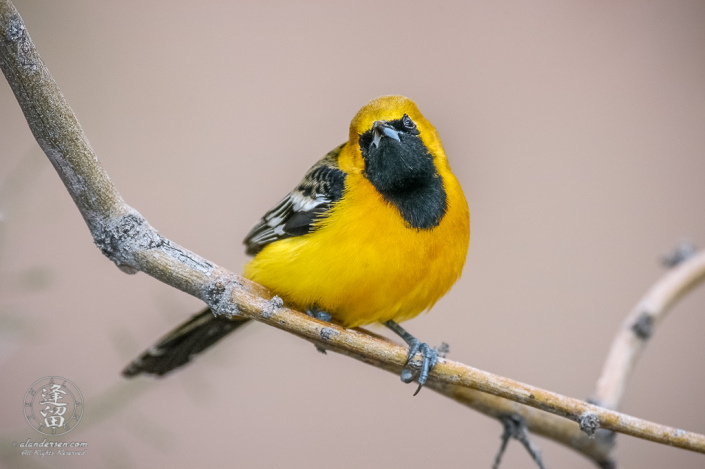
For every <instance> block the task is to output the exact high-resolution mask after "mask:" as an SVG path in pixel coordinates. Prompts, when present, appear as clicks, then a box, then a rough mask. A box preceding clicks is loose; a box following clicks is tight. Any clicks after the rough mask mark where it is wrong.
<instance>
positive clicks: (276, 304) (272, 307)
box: [262, 295, 284, 319]
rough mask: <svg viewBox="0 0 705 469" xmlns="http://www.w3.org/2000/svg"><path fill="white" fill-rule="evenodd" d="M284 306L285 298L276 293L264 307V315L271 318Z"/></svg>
mask: <svg viewBox="0 0 705 469" xmlns="http://www.w3.org/2000/svg"><path fill="white" fill-rule="evenodd" d="M282 306H284V300H282V299H281V298H279V297H278V296H276V295H274V297H273V298H272V299H271V300H269V301H268V302H267V305H266V306H265V307H264V309H262V317H263V318H266V319H269V318H271V317H272V315H273V314H274V313H275V312H276V311H277V310H278V309H279V308H281V307H282Z"/></svg>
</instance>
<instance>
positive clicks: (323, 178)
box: [243, 144, 345, 256]
mask: <svg viewBox="0 0 705 469" xmlns="http://www.w3.org/2000/svg"><path fill="white" fill-rule="evenodd" d="M343 145H344V144H343ZM343 145H340V146H339V147H337V148H335V149H334V150H332V151H331V152H329V153H328V154H327V155H326V156H324V157H323V159H321V160H320V161H318V163H316V164H315V165H313V167H312V168H311V169H309V170H308V172H307V173H306V175H305V176H304V178H303V179H302V180H301V182H300V183H299V185H298V186H297V187H296V189H294V190H293V191H291V192H290V193H289V195H287V196H286V197H284V199H283V200H282V201H281V202H279V203H278V204H277V205H276V206H275V207H274V208H273V209H271V210H270V211H268V212H267V213H266V214H265V215H264V216H263V217H262V219H261V220H260V221H259V223H257V224H256V225H255V226H254V228H252V230H251V231H250V232H249V234H248V235H247V237H246V238H245V241H243V243H244V244H245V246H247V254H249V255H251V256H254V255H256V254H257V253H258V252H260V251H261V250H262V249H264V247H265V246H266V245H267V244H269V243H273V242H274V241H279V240H280V239H286V238H292V237H294V236H301V235H305V234H307V233H310V232H311V231H313V229H314V222H316V221H317V220H320V219H321V218H324V217H325V216H326V214H327V213H328V210H329V209H330V208H331V207H332V206H333V204H335V203H336V202H337V201H338V200H340V198H341V197H342V196H343V189H344V188H345V173H344V172H343V171H341V169H340V167H339V166H338V155H339V154H340V150H341V149H342V148H343Z"/></svg>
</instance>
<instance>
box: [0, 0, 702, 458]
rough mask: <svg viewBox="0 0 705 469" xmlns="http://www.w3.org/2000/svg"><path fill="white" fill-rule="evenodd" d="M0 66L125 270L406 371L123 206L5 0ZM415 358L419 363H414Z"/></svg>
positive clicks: (571, 406) (482, 375)
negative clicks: (276, 301)
mask: <svg viewBox="0 0 705 469" xmlns="http://www.w3.org/2000/svg"><path fill="white" fill-rule="evenodd" d="M0 68H2V71H3V73H4V74H5V77H6V78H7V81H8V83H9V84H10V86H11V88H12V90H13V92H14V93H15V96H16V98H17V100H18V102H19V104H20V107H21V108H22V111H23V112H24V114H25V117H26V119H27V122H28V124H29V127H30V129H31V130H32V133H33V134H34V136H35V138H36V139H37V142H38V143H39V145H40V146H41V148H42V150H43V151H44V153H45V154H46V155H47V157H48V158H49V160H50V161H51V163H52V164H53V165H54V168H55V169H56V170H57V172H58V173H59V175H60V177H61V179H62V181H63V182H64V184H65V186H66V188H67V190H68V191H69V193H70V194H71V196H72V197H73V200H74V201H75V203H76V206H77V207H78V209H79V210H80V211H81V214H82V215H83V218H84V220H85V221H86V224H87V225H88V227H89V229H90V231H91V233H92V235H93V238H94V240H95V243H96V245H97V246H98V247H99V248H100V249H101V251H102V252H103V253H104V254H105V255H106V256H107V257H108V258H109V259H111V260H112V261H113V262H114V263H115V264H116V265H117V266H118V267H120V268H121V269H122V270H123V271H125V272H128V273H136V272H138V271H142V272H144V273H146V274H148V275H151V276H152V277H154V278H156V279H158V280H160V281H162V282H164V283H166V284H168V285H171V286H173V287H175V288H178V289H180V290H182V291H184V292H186V293H188V294H190V295H193V296H195V297H197V298H200V299H202V300H203V301H204V302H205V303H206V304H208V306H210V307H211V308H212V309H213V311H215V312H217V313H222V314H228V315H232V314H239V315H241V316H243V317H247V318H250V319H256V320H258V321H260V322H263V323H265V324H269V325H271V326H274V327H277V328H280V329H283V330H285V331H287V332H290V333H292V334H295V335H297V336H300V337H303V338H305V339H307V340H309V341H311V342H313V343H315V344H317V345H318V346H320V347H322V348H325V349H327V350H332V351H335V352H338V353H342V354H344V355H348V356H351V357H354V358H356V359H358V360H360V361H363V362H365V363H368V364H371V365H373V366H376V367H378V368H382V369H386V370H390V371H393V372H394V373H399V372H400V371H401V370H402V368H403V365H404V362H405V358H406V349H405V348H403V347H401V346H399V345H397V344H393V343H390V342H389V341H385V340H382V339H379V338H377V337H374V336H372V335H370V334H366V333H364V332H361V331H355V330H349V329H343V328H341V327H338V326H336V325H332V324H328V323H323V322H320V321H318V320H316V319H313V318H311V317H309V316H307V315H305V314H302V313H299V312H297V311H293V310H290V309H288V308H283V307H282V308H273V305H272V304H271V303H270V302H269V300H270V299H271V298H272V295H271V293H269V292H268V291H267V290H266V289H265V288H264V287H262V286H260V285H257V284H255V283H253V282H251V281H249V280H247V279H245V278H243V277H241V276H238V275H236V274H234V273H232V272H230V271H228V270H226V269H223V268H221V267H219V266H217V265H216V264H214V263H213V262H210V261H208V260H206V259H204V258H202V257H200V256H198V255H197V254H194V253H192V252H190V251H188V250H186V249H184V248H182V247H181V246H178V245H177V244H175V243H173V242H171V241H170V240H168V239H166V238H164V237H163V236H161V235H160V234H159V233H157V231H156V230H155V229H154V228H152V227H151V226H150V225H149V223H147V221H146V220H145V219H144V218H143V217H142V216H141V215H140V214H139V213H138V212H137V211H136V210H134V209H133V208H132V207H130V206H129V205H127V204H126V203H125V202H124V201H123V199H122V198H121V197H120V195H119V193H118V192H117V190H116V189H115V188H114V186H113V185H112V183H111V182H110V180H109V178H108V176H107V174H106V172H105V171H104V170H103V168H102V167H101V165H100V163H99V162H98V160H97V158H96V156H95V154H94V152H93V150H92V148H91V147H90V144H89V143H88V140H87V139H86V137H85V135H84V134H83V131H82V129H81V127H80V125H79V123H78V120H77V119H76V117H75V115H74V114H73V111H72V110H71V108H70V107H69V105H68V103H67V102H66V100H65V98H64V97H63V95H62V94H61V92H60V90H59V88H58V86H57V85H56V83H55V82H54V80H53V78H52V77H51V75H50V74H49V71H48V70H47V69H46V67H45V66H44V64H43V62H42V61H41V59H40V57H39V55H38V53H37V51H36V49H35V47H34V44H33V43H32V41H31V39H30V38H29V34H28V33H27V31H26V29H25V25H24V23H23V22H22V19H21V18H20V16H19V14H18V13H17V11H16V10H15V8H14V6H13V5H12V3H11V2H10V1H9V0H0ZM273 309H274V311H273ZM413 365H414V366H416V367H418V366H419V364H418V362H416V361H415V362H414V363H413ZM429 387H433V388H434V389H436V390H439V391H440V392H443V393H444V394H446V395H449V396H451V397H453V398H455V399H456V400H458V401H461V402H463V399H465V400H466V402H464V403H466V404H467V401H468V400H470V399H472V398H471V397H469V396H470V395H469V394H468V392H470V391H471V390H477V391H482V392H485V393H490V394H493V395H495V396H501V397H504V398H506V399H510V400H512V401H515V402H518V403H521V404H525V405H527V406H530V407H534V408H536V409H541V410H543V411H546V412H550V413H553V414H555V415H557V416H560V417H565V418H568V419H570V420H572V421H574V422H578V423H579V424H580V426H581V427H580V428H581V429H582V430H583V431H588V430H591V429H594V428H595V427H596V426H598V425H599V426H601V427H602V428H606V429H610V430H613V431H617V432H621V433H625V434H629V435H632V436H636V437H639V438H644V439H647V440H651V441H655V442H658V443H662V444H668V445H671V446H676V447H680V448H684V449H689V450H692V451H698V452H703V453H705V436H703V435H698V434H695V433H690V432H685V431H682V430H676V429H673V428H670V427H666V426H662V425H658V424H655V423H651V422H647V421H644V420H641V419H637V418H634V417H630V416H627V415H624V414H619V413H617V412H613V411H610V410H607V409H603V408H600V407H597V406H594V405H591V404H588V403H586V402H583V401H580V400H577V399H571V398H568V397H564V396H561V395H559V394H556V393H552V392H549V391H544V390H542V389H539V388H536V387H533V386H529V385H526V384H522V383H519V382H516V381H513V380H510V379H508V378H503V377H500V376H496V375H493V374H491V373H487V372H484V371H480V370H477V369H474V368H471V367H469V366H467V365H463V364H461V363H457V362H453V361H450V360H445V359H440V360H439V363H438V365H437V366H436V367H435V368H434V370H433V372H432V373H431V375H430V381H429ZM460 390H463V391H460ZM458 396H463V397H458ZM495 399H496V398H495ZM491 402H494V401H491V400H486V401H485V402H484V403H483V404H482V405H485V406H491V405H493V404H491ZM518 407H521V408H522V410H523V412H520V414H521V415H522V416H524V417H525V418H526V415H531V416H532V418H533V417H534V416H536V415H538V414H536V412H537V411H534V410H533V409H528V408H526V407H524V406H518ZM527 411H528V414H527ZM555 420H556V417H553V416H551V418H550V419H540V418H538V417H537V418H535V419H534V420H533V421H532V420H531V419H528V418H527V426H528V428H529V429H530V430H531V431H537V432H538V433H541V434H552V435H554V436H553V437H554V438H555V439H557V440H558V441H562V442H564V443H565V444H566V445H568V446H571V447H574V448H577V447H579V445H574V444H573V443H572V441H573V435H571V436H570V438H568V439H566V438H562V437H560V435H559V432H558V431H557V430H556V429H554V428H550V427H551V426H552V425H553V424H552V423H550V422H554V421H555ZM564 422H565V423H566V424H569V425H571V428H573V430H572V431H571V433H572V434H575V433H576V431H577V428H578V426H577V425H576V424H575V423H573V422H568V421H564ZM543 427H545V428H543ZM556 428H559V427H556ZM581 452H584V451H581Z"/></svg>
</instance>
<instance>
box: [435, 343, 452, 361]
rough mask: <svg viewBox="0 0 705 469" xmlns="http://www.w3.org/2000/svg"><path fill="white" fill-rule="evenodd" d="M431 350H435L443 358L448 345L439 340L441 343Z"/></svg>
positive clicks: (448, 349) (448, 347) (448, 350)
mask: <svg viewBox="0 0 705 469" xmlns="http://www.w3.org/2000/svg"><path fill="white" fill-rule="evenodd" d="M433 350H435V351H436V355H438V356H439V357H441V358H445V357H446V355H448V352H450V345H448V344H447V343H446V342H441V345H439V346H438V347H433Z"/></svg>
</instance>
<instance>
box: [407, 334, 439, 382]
mask: <svg viewBox="0 0 705 469" xmlns="http://www.w3.org/2000/svg"><path fill="white" fill-rule="evenodd" d="M418 352H421V357H422V362H421V374H419V387H418V388H416V392H415V393H414V396H415V395H417V394H418V393H419V391H421V388H422V387H423V385H424V384H426V380H427V379H428V373H429V372H430V371H431V370H432V369H433V367H434V366H436V363H438V352H437V351H436V349H435V348H431V347H429V345H428V344H427V343H426V342H421V341H420V340H418V339H416V338H414V339H413V340H412V341H411V343H410V344H409V354H408V355H407V357H406V363H405V364H404V366H405V367H406V366H407V365H408V364H409V362H411V359H412V358H414V356H416V354H417V353H418ZM404 371H408V373H407V376H404V375H405V373H404ZM401 378H402V381H404V378H406V379H409V380H413V376H412V375H411V370H409V369H408V368H405V369H404V370H403V371H402V376H401ZM408 382H410V381H408Z"/></svg>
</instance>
